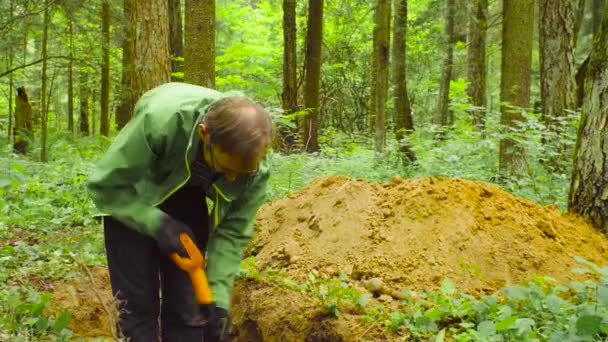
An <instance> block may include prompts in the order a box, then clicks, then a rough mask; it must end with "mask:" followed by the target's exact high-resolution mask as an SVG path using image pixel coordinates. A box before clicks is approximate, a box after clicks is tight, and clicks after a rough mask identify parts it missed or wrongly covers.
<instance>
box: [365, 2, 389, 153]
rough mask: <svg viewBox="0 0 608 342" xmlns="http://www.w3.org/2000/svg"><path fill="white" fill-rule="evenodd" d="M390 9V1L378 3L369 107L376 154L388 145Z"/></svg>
mask: <svg viewBox="0 0 608 342" xmlns="http://www.w3.org/2000/svg"><path fill="white" fill-rule="evenodd" d="M389 8H390V2H389V0H378V1H377V2H376V15H375V25H374V47H373V55H372V84H371V94H370V105H369V108H370V126H372V125H373V126H372V127H374V149H375V150H376V153H382V152H383V151H384V145H385V143H386V124H385V121H386V119H385V114H386V113H385V109H386V98H387V90H388V58H389V41H388V36H389V33H388V31H389V18H390V12H389Z"/></svg>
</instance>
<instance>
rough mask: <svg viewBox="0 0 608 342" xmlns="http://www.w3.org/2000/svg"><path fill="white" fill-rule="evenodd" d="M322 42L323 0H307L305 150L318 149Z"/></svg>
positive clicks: (313, 150)
mask: <svg viewBox="0 0 608 342" xmlns="http://www.w3.org/2000/svg"><path fill="white" fill-rule="evenodd" d="M322 42H323V0H309V2H308V23H307V32H306V61H305V63H306V84H305V88H304V105H305V107H306V109H307V110H309V111H310V112H309V113H308V114H307V115H306V117H305V119H304V127H303V128H304V129H303V130H304V132H303V135H302V137H303V139H304V141H303V142H304V146H305V149H306V152H316V151H318V150H319V142H318V134H319V132H318V130H319V104H320V100H319V89H320V86H321V46H322Z"/></svg>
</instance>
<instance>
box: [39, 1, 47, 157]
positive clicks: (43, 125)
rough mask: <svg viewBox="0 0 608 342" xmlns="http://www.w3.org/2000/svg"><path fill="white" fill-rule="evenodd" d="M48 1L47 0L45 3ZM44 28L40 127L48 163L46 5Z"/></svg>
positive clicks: (41, 142)
mask: <svg viewBox="0 0 608 342" xmlns="http://www.w3.org/2000/svg"><path fill="white" fill-rule="evenodd" d="M46 4H47V1H46V0H45V5H46ZM43 25H44V28H43V30H42V59H43V61H42V86H41V90H40V91H41V93H42V94H41V95H42V96H41V97H40V98H41V100H40V117H41V119H42V120H41V129H40V147H41V149H40V161H41V162H43V163H46V162H47V161H48V155H47V151H46V140H47V114H48V108H47V101H46V96H47V94H46V86H47V85H46V69H47V63H46V61H47V59H46V57H47V43H48V35H49V8H48V7H46V8H45V10H44V24H43Z"/></svg>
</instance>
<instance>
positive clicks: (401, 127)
mask: <svg viewBox="0 0 608 342" xmlns="http://www.w3.org/2000/svg"><path fill="white" fill-rule="evenodd" d="M394 7H395V16H394V19H393V46H392V54H393V89H394V98H395V137H396V138H397V141H398V142H399V151H400V152H401V154H402V157H403V158H402V160H403V161H404V162H414V161H416V155H415V154H414V151H412V149H411V148H410V147H409V144H408V142H407V140H406V139H405V138H406V136H407V134H409V132H411V131H413V130H414V120H413V119H412V108H411V106H410V99H409V96H408V94H407V76H406V66H407V64H406V63H407V62H406V61H407V54H406V52H405V51H406V44H405V42H406V39H407V38H406V37H407V0H395V1H394Z"/></svg>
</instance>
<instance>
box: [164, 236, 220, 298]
mask: <svg viewBox="0 0 608 342" xmlns="http://www.w3.org/2000/svg"><path fill="white" fill-rule="evenodd" d="M179 240H180V242H181V243H182V245H183V246H184V249H186V252H187V253H188V257H187V258H185V257H181V256H180V255H179V254H177V253H172V254H171V255H170V256H169V257H170V258H171V260H172V261H173V262H174V263H175V264H176V265H177V266H178V267H179V268H181V269H182V270H184V271H185V272H187V273H188V276H189V277H190V282H192V288H193V289H194V296H195V297H196V301H197V302H198V303H199V304H211V303H213V295H212V294H211V288H209V282H208V281H207V275H206V274H205V271H204V267H205V258H204V257H203V255H202V254H201V251H199V249H198V248H197V247H196V244H195V243H194V242H193V241H192V239H190V236H188V234H186V233H182V234H180V235H179Z"/></svg>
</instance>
